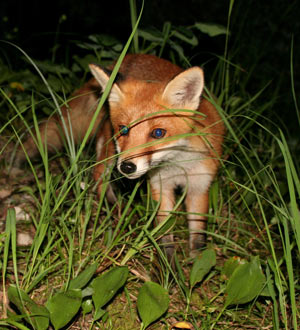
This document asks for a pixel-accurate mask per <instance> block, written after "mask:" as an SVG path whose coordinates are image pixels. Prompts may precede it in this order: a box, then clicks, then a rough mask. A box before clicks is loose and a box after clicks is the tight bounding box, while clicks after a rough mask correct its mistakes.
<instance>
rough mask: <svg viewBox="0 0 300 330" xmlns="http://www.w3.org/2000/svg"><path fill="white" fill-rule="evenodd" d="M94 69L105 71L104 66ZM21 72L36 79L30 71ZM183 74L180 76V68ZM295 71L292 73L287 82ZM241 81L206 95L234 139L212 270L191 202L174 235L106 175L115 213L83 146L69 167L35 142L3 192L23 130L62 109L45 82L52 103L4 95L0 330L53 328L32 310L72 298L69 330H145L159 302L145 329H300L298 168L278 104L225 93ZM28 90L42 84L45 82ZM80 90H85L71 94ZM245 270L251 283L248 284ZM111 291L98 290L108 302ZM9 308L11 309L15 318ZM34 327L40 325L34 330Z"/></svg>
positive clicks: (216, 218) (144, 189) (144, 202)
mask: <svg viewBox="0 0 300 330" xmlns="http://www.w3.org/2000/svg"><path fill="white" fill-rule="evenodd" d="M232 5H233V2H232V3H231V7H232ZM135 16H136V10H135V6H134V3H133V2H132V18H133V25H134V26H137V24H136V23H137V22H136V20H135V19H134V18H135ZM229 16H230V15H229ZM228 27H229V25H228ZM169 32H170V30H168V32H167V33H168V34H169ZM133 36H134V33H132V35H131V38H132V37H133ZM134 40H135V41H134V47H135V49H140V48H141V47H140V46H139V45H138V40H137V39H136V37H135V39H134ZM146 41H147V40H145V42H146ZM147 42H148V41H147ZM129 44H130V41H128V43H127V45H126V47H125V48H124V52H123V54H122V55H124V54H125V52H126V51H127V49H126V48H128V47H129ZM226 45H227V42H226ZM144 46H145V47H146V48H147V49H152V50H153V49H154V50H155V51H157V52H158V53H160V50H161V49H162V48H159V47H163V48H164V47H165V46H166V38H162V43H161V44H160V45H157V44H155V45H154V44H152V45H151V46H149V44H147V45H144ZM226 54H228V49H227V46H226ZM23 55H24V53H23ZM95 56H96V57H97V58H101V52H100V53H97V54H96V55H95ZM27 60H29V61H30V62H32V65H34V66H36V64H35V62H34V61H32V60H31V59H30V58H29V57H27ZM182 61H183V62H184V63H185V61H186V58H182ZM79 62H80V61H78V63H79ZM178 62H180V59H179V60H178ZM292 63H293V59H291V68H293V65H292ZM54 66H55V64H52V67H54ZM3 70H5V69H3ZM60 70H62V69H60ZM238 71H239V67H238V66H235V65H233V63H232V62H231V61H230V60H229V58H228V57H226V60H225V61H222V60H220V63H219V65H218V66H217V69H216V71H215V72H214V74H213V75H212V76H214V77H221V79H216V81H217V82H218V81H220V85H218V84H216V83H215V84H211V85H209V84H208V86H209V87H210V90H211V91H212V92H214V93H216V95H217V96H218V97H219V99H218V101H217V103H216V106H217V108H218V110H219V112H220V114H221V115H222V119H223V120H224V122H225V124H226V128H227V135H226V140H225V142H224V156H223V157H222V165H221V168H220V171H219V175H218V178H217V179H216V180H215V182H214V183H213V185H212V188H211V191H210V209H209V214H208V217H209V222H208V229H207V234H208V250H206V251H209V252H208V253H213V255H214V256H215V257H210V259H209V260H211V259H213V258H216V261H215V263H212V264H211V265H208V264H209V263H208V262H206V263H205V264H204V265H202V264H199V263H200V262H201V259H199V260H198V259H196V260H191V259H190V258H189V257H188V250H187V229H186V224H185V215H186V214H185V210H184V209H183V208H182V206H181V202H182V199H183V198H184V196H183V195H182V196H179V197H178V203H177V205H176V208H175V209H174V211H173V212H172V213H171V214H170V217H169V221H168V223H165V224H164V225H163V226H161V227H160V228H158V227H156V228H155V227H153V226H152V223H153V220H154V218H155V215H156V211H157V206H158V205H157V204H154V203H153V201H152V200H151V197H150V193H149V190H150V189H149V184H148V183H147V180H146V179H145V178H143V179H141V180H140V181H138V182H136V183H132V185H131V186H130V189H129V190H128V189H126V188H128V183H127V182H125V183H123V181H122V180H121V178H120V177H118V176H115V173H111V176H110V177H108V178H107V180H108V182H113V183H114V184H115V186H116V187H117V188H116V193H117V202H116V203H115V204H114V205H110V204H109V203H108V202H107V200H106V198H105V195H104V192H103V194H102V195H101V197H100V199H98V198H97V197H96V195H95V192H94V185H95V183H94V182H93V179H92V177H91V173H92V169H93V166H94V165H95V160H94V158H93V157H94V156H93V152H91V150H92V146H91V145H88V143H86V140H84V142H83V143H82V144H81V146H79V148H77V149H76V147H75V146H74V145H73V142H72V138H71V137H70V140H69V142H68V143H67V145H68V147H67V153H68V157H66V154H65V152H64V151H63V152H62V153H58V154H57V155H54V156H53V155H51V157H50V156H49V155H48V153H47V151H46V150H45V149H44V148H43V146H42V145H41V143H40V141H39V138H38V139H37V140H38V141H37V143H39V144H40V151H41V155H42V161H41V162H40V163H31V160H28V163H29V166H28V167H27V168H26V169H25V170H24V173H23V174H21V175H20V176H19V177H17V178H11V179H10V180H8V179H7V178H6V174H7V173H8V171H9V160H10V157H9V156H10V155H11V153H12V151H13V148H12V144H13V143H14V142H15V141H18V140H20V139H21V135H20V134H21V132H22V129H20V127H21V125H20V123H21V122H22V121H23V122H25V126H27V128H30V127H33V128H34V129H35V128H36V127H37V122H38V120H39V117H38V116H37V113H39V112H40V111H41V110H43V111H44V112H45V113H48V112H51V109H59V105H60V104H63V103H64V102H65V101H64V97H65V96H64V95H61V94H57V93H56V90H55V86H56V83H57V81H56V82H55V83H54V80H48V79H46V78H45V79H43V81H44V84H45V85H46V87H47V89H48V92H47V91H45V90H44V89H43V91H42V88H44V87H41V86H40V87H39V88H40V89H39V88H37V89H36V91H37V92H35V93H33V94H31V89H30V88H29V91H30V92H29V93H28V94H26V92H22V89H21V88H20V87H19V88H20V89H19V90H16V89H15V87H13V86H12V85H10V86H9V87H4V88H2V89H1V94H2V102H1V108H2V109H3V111H2V115H1V116H2V117H1V121H2V122H3V126H2V128H0V135H1V136H2V139H1V141H0V142H1V144H0V157H1V164H0V165H1V169H2V172H3V176H1V177H0V180H1V182H2V183H3V187H4V189H3V188H1V189H2V191H5V190H6V191H7V194H8V196H7V195H6V196H7V197H5V198H3V199H2V201H0V202H1V208H2V210H4V211H3V212H2V214H1V222H2V224H1V226H2V227H3V230H2V231H1V232H2V233H1V236H0V239H1V240H0V254H1V260H2V262H1V264H0V265H1V268H0V270H1V278H2V281H1V283H2V290H1V291H2V292H0V294H2V297H3V299H2V304H1V306H0V314H1V315H2V316H1V318H0V326H1V327H2V328H18V329H28V328H29V329H30V328H34V329H42V328H43V322H42V321H45V318H44V319H43V320H42V321H41V320H39V319H38V318H37V317H36V316H40V315H43V314H42V313H43V312H45V311H44V310H41V309H38V310H35V309H33V308H36V305H35V304H34V303H37V304H39V305H41V306H46V307H47V308H48V309H49V310H51V308H50V307H49V305H51V304H50V302H51V303H52V305H54V307H55V306H56V305H55V303H54V302H55V301H56V300H55V299H56V297H61V299H67V298H66V295H63V294H66V293H67V292H69V293H70V288H75V289H77V291H79V292H80V294H81V295H80V297H81V298H80V299H81V300H80V307H79V309H77V311H75V313H74V316H73V317H72V318H71V320H69V321H68V327H70V328H74V329H75V328H82V329H88V328H99V329H139V328H140V329H143V328H145V326H146V325H147V320H148V319H147V317H145V316H142V315H144V314H143V312H142V311H143V307H141V305H143V303H142V302H143V301H145V304H146V310H147V308H148V309H150V308H151V306H153V305H156V304H158V303H159V302H158V301H157V300H156V299H157V297H161V296H163V294H164V292H167V295H168V297H169V304H168V309H167V311H166V312H164V313H163V314H162V315H159V316H158V317H157V318H156V319H155V320H153V323H152V322H150V323H151V324H150V325H149V329H169V328H172V326H173V328H175V327H174V325H176V324H177V325H178V326H177V328H179V329H180V324H178V322H185V323H184V325H185V327H186V328H188V327H190V328H192V326H193V327H194V328H195V329H235V328H236V329H253V328H257V329H297V328H298V327H299V305H300V301H299V296H298V291H299V252H300V225H299V224H300V213H299V208H298V203H299V197H300V184H299V175H298V173H299V168H298V164H297V163H295V161H294V159H295V158H294V157H293V154H292V151H291V150H290V149H289V144H288V141H287V140H286V135H285V134H284V131H283V130H282V129H281V128H280V127H278V126H277V125H275V124H274V123H272V121H271V120H270V118H269V117H268V111H267V109H268V108H269V107H270V106H271V105H273V104H274V103H276V100H275V97H274V99H271V100H270V99H268V100H267V101H265V100H264V99H263V95H264V94H263V93H264V91H263V90H260V91H258V93H257V94H256V95H254V96H248V95H247V94H246V93H245V92H244V89H243V87H242V88H241V90H239V89H236V90H234V89H233V87H232V86H233V83H231V82H232V81H233V77H234V76H236V74H237V72H238ZM61 72H62V71H61ZM63 72H64V73H63V74H62V75H61V79H62V80H64V81H68V79H69V78H70V77H71V76H72V75H73V73H72V72H70V71H68V70H67V69H66V70H63ZM81 73H82V75H84V74H85V72H84V71H82V72H81ZM31 76H33V77H34V78H33V81H35V80H37V76H38V75H37V74H31ZM65 78H66V79H65ZM246 79H251V77H250V78H249V77H247V78H246ZM23 80H24V81H26V79H23ZM23 80H22V75H21V78H20V81H23ZM13 81H14V80H13V78H12V77H7V78H6V80H5V82H8V84H9V83H12V82H13ZM20 84H21V86H22V84H23V82H20ZM241 85H243V84H241ZM14 86H16V85H14ZM292 86H293V85H292ZM72 87H73V88H74V89H75V88H76V87H78V86H68V88H67V89H68V90H71V89H72ZM49 93H50V94H51V95H50V96H51V97H50V98H49ZM293 95H295V91H294V90H293ZM59 96H60V97H59ZM105 96H106V95H104V97H105ZM55 100H56V101H55ZM294 100H295V109H297V104H296V98H294ZM101 102H104V98H103V99H102V101H101ZM101 102H100V103H101ZM220 105H222V106H220ZM100 108H101V106H99V110H100ZM4 109H5V110H4ZM5 112H7V113H8V115H7V116H4V115H3V113H5ZM87 135H88V134H87ZM87 135H86V136H87ZM85 145H86V148H85V149H84V148H83V147H84V146H85ZM19 206H21V207H22V208H23V209H24V211H25V212H26V213H27V214H28V218H29V220H20V219H18V218H19V217H20V216H18V214H16V212H15V211H14V210H15V209H14V208H13V207H19ZM23 215H24V214H23ZM170 228H171V230H172V231H174V234H175V236H176V244H177V246H178V259H176V260H175V264H176V271H175V272H174V271H173V269H172V268H171V266H170V265H169V263H168V261H167V260H166V258H165V256H164V254H163V252H162V251H161V248H160V247H159V245H158V243H157V241H158V238H159V237H160V236H161V234H162V233H163V232H164V231H166V230H168V229H170ZM23 233H28V235H29V236H30V234H31V236H30V237H32V241H31V242H30V244H29V245H27V246H24V247H21V246H20V245H19V244H18V243H17V242H18V237H20V234H23ZM211 251H213V252H211ZM205 253H207V252H203V255H202V257H203V258H202V260H203V259H204V255H205ZM210 256H211V254H210ZM121 266H127V267H128V268H127V269H128V271H129V273H128V275H127V277H126V281H125V282H124V285H122V286H121V287H120V288H118V290H116V292H115V293H116V295H115V296H109V297H108V298H109V300H107V301H106V302H105V304H104V305H103V306H101V304H99V306H98V308H97V304H96V303H95V301H96V300H97V298H96V296H95V293H92V292H91V291H89V290H93V288H94V287H95V285H96V284H95V282H93V281H94V280H95V279H97V278H101V276H104V275H105V274H107V272H110V271H112V270H113V271H114V270H115V269H116V271H119V270H120V269H125V268H120V267H121ZM250 268H251V270H253V274H255V276H256V277H251V276H252V275H251V272H249V269H250ZM203 269H205V271H203ZM111 274H112V273H111ZM191 274H193V276H192V275H191ZM118 276H121V275H120V274H118ZM118 276H117V275H111V277H110V278H109V280H108V279H107V280H106V281H105V283H106V285H107V286H108V285H109V284H108V283H110V282H113V284H112V290H114V289H115V286H113V285H114V281H115V282H116V283H119V278H120V277H118ZM124 276H125V275H124ZM192 278H193V280H192ZM252 279H253V280H254V283H255V284H257V286H259V285H258V283H260V282H262V283H263V286H262V287H261V288H259V290H258V291H257V290H256V289H257V288H255V285H254V288H252V286H251V283H250V282H251V280H252ZM149 282H150V283H151V282H155V283H158V284H159V285H160V286H159V288H155V289H153V290H154V291H153V292H154V293H153V296H154V298H153V297H152V298H151V299H150V298H149V297H146V298H145V297H144V298H143V297H142V298H140V295H141V292H142V288H143V286H144V285H145V283H149ZM74 283H75V284H74ZM78 283H79V284H78ZM91 283H94V286H93V285H92V284H91ZM11 284H13V285H15V286H16V288H17V293H16V294H14V293H13V291H12V289H9V288H10V285H11ZM68 288H69V289H68ZM105 289H106V288H105V287H104V288H101V290H100V289H99V290H100V292H101V293H102V292H105ZM9 290H11V291H10V292H9ZM68 290H69V291H68ZM103 290H104V291H103ZM155 290H158V291H155ZM163 290H165V291H163ZM234 290H236V291H234ZM94 291H95V290H94ZM233 291H234V292H235V295H233V293H232V292H233ZM8 293H9V294H8ZM253 293H254V294H253ZM7 294H8V295H9V296H10V300H11V301H13V302H14V305H15V307H16V306H17V307H18V308H17V309H16V308H15V307H13V305H12V304H10V305H9V304H8V300H7ZM73 294H74V292H73ZM27 295H28V297H30V299H32V300H33V301H34V303H32V302H30V300H28V298H27ZM228 297H230V299H231V300H228V299H229V298H228ZM72 299H73V300H76V299H77V298H76V297H75V296H72ZM139 299H140V301H141V302H140V304H139V303H138V301H139ZM147 299H150V300H147ZM152 299H154V301H153V300H152ZM73 300H72V301H73ZM71 305H72V304H71ZM32 306H34V307H32ZM57 306H58V307H60V306H59V305H57ZM159 306H160V305H159ZM161 309H162V310H163V307H161ZM102 311H103V313H102ZM101 313H102V315H101ZM22 314H23V315H22ZM30 314H31V315H33V317H28V315H30ZM99 315H101V316H100V317H99ZM34 316H35V317H34ZM96 316H97V317H96ZM40 322H42V323H40ZM51 322H52V324H53V319H52V320H51ZM61 322H63V321H61ZM44 328H45V326H44ZM56 328H60V325H57V326H56ZM181 328H183V325H182V326H181Z"/></svg>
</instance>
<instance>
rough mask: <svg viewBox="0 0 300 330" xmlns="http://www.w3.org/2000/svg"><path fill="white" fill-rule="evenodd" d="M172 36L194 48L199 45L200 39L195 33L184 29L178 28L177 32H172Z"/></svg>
mask: <svg viewBox="0 0 300 330" xmlns="http://www.w3.org/2000/svg"><path fill="white" fill-rule="evenodd" d="M172 35H173V36H175V37H176V38H178V39H180V40H182V41H184V42H186V43H188V44H190V45H192V46H197V45H198V39H197V38H196V36H195V35H194V33H193V32H192V31H191V30H188V29H186V28H184V27H178V28H177V29H176V30H175V31H173V32H172Z"/></svg>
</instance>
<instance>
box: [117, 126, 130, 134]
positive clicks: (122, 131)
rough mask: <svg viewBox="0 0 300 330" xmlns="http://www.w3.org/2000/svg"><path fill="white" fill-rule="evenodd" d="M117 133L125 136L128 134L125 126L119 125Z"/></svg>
mask: <svg viewBox="0 0 300 330" xmlns="http://www.w3.org/2000/svg"><path fill="white" fill-rule="evenodd" d="M119 131H120V134H121V135H127V134H128V133H129V128H128V127H127V126H125V125H120V126H119Z"/></svg>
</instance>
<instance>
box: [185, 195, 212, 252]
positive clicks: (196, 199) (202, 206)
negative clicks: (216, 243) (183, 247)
mask: <svg viewBox="0 0 300 330" xmlns="http://www.w3.org/2000/svg"><path fill="white" fill-rule="evenodd" d="M208 198H209V197H208V192H206V193H202V194H195V193H191V192H189V193H188V194H187V196H186V199H185V204H186V210H187V212H188V215H187V219H188V226H189V235H190V237H189V248H190V256H191V257H195V256H196V255H197V254H198V253H199V250H201V249H202V248H203V247H204V246H205V244H206V234H205V233H204V232H203V231H205V230H206V225H207V218H206V216H205V215H206V214H207V213H208Z"/></svg>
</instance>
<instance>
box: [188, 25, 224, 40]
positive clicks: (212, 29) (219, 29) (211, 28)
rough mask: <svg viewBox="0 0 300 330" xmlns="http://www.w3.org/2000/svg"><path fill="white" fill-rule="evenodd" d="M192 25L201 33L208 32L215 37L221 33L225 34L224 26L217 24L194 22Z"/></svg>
mask: <svg viewBox="0 0 300 330" xmlns="http://www.w3.org/2000/svg"><path fill="white" fill-rule="evenodd" d="M194 26H195V28H197V29H198V30H200V31H201V32H202V33H205V34H208V35H209V36H210V37H216V36H219V35H221V34H227V29H226V27H225V26H222V25H218V24H209V23H196V24H195V25H194Z"/></svg>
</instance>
